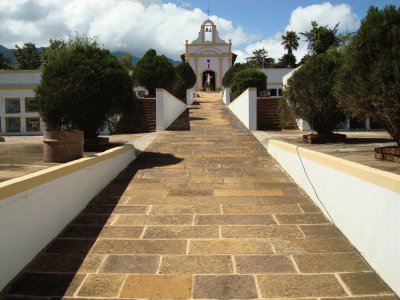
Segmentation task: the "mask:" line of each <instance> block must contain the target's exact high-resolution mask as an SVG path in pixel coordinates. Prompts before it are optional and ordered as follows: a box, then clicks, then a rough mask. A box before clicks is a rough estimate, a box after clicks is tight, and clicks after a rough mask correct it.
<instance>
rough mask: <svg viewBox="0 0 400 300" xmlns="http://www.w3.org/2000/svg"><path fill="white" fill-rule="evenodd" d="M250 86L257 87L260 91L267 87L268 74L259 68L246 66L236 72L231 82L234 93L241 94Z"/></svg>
mask: <svg viewBox="0 0 400 300" xmlns="http://www.w3.org/2000/svg"><path fill="white" fill-rule="evenodd" d="M249 87H255V88H257V90H258V91H263V90H265V89H266V88H267V76H266V75H265V74H264V73H262V72H261V71H259V70H257V69H251V68H245V69H243V70H241V71H238V72H236V73H235V74H234V76H233V79H232V84H231V89H232V93H233V94H235V95H240V94H241V93H243V92H244V91H245V90H247V89H248V88H249Z"/></svg>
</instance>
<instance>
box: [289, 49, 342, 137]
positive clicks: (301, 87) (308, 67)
mask: <svg viewBox="0 0 400 300" xmlns="http://www.w3.org/2000/svg"><path fill="white" fill-rule="evenodd" d="M341 62H342V55H340V54H339V53H337V52H332V53H322V54H319V55H315V56H311V57H310V58H308V59H307V61H306V63H305V64H304V65H303V66H302V67H301V68H300V69H298V70H297V71H296V72H295V73H294V74H293V76H292V77H291V78H290V79H289V80H288V88H287V90H286V92H285V95H286V96H285V97H287V99H288V101H289V105H290V106H291V107H292V108H293V109H294V110H295V112H296V115H297V116H298V117H300V118H302V119H304V120H306V121H307V122H308V123H309V124H310V125H311V127H312V128H313V129H314V130H315V131H317V133H318V134H324V135H327V134H332V130H333V129H334V128H335V126H336V125H337V124H338V123H339V122H340V121H341V120H342V119H343V118H344V114H343V112H342V110H341V109H340V108H339V107H338V101H337V99H336V97H335V96H334V93H333V87H334V84H335V81H336V79H337V76H338V72H339V70H340V65H341Z"/></svg>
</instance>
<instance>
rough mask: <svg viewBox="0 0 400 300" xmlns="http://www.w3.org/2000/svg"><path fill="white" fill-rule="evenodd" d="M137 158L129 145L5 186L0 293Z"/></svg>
mask: <svg viewBox="0 0 400 300" xmlns="http://www.w3.org/2000/svg"><path fill="white" fill-rule="evenodd" d="M135 158H136V156H135V149H134V147H133V146H132V145H126V146H122V147H117V148H113V149H111V150H108V151H106V152H103V153H100V154H97V155H96V156H94V157H89V158H82V159H79V160H76V161H73V162H70V163H66V164H63V165H60V166H55V167H51V168H48V169H46V170H42V171H39V172H36V173H33V174H29V175H26V176H22V177H19V178H16V179H12V180H8V181H5V182H2V183H0V291H1V290H2V289H3V288H4V287H5V286H6V285H7V284H8V282H9V281H10V280H11V279H13V278H14V277H15V276H16V275H17V274H18V273H19V272H20V271H21V269H22V268H24V267H25V266H26V265H27V264H28V263H29V262H30V261H31V260H32V259H33V258H34V257H35V256H36V255H37V254H38V253H39V252H40V251H41V250H42V249H43V248H44V247H45V246H46V245H47V244H48V243H49V242H50V241H51V240H52V239H54V238H55V237H56V236H57V235H58V234H59V233H60V231H61V230H62V229H63V228H64V227H65V226H66V225H67V224H68V223H69V222H70V221H71V220H72V219H73V218H74V217H76V216H77V215H78V214H79V212H80V211H81V210H82V209H83V208H84V207H85V206H86V205H87V204H88V202H89V201H90V200H91V199H93V198H94V197H95V196H96V195H97V194H98V193H99V192H100V191H101V190H102V189H103V188H104V187H105V186H106V185H107V184H108V183H109V182H110V181H111V180H112V179H113V178H115V177H116V176H117V175H118V174H119V173H120V172H121V171H122V170H123V169H125V168H126V167H127V166H128V165H129V164H130V163H131V162H132V161H133V160H134V159H135Z"/></svg>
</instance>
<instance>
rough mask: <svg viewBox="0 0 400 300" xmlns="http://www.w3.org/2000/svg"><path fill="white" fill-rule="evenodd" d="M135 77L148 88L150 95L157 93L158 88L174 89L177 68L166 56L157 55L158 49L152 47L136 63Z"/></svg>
mask: <svg viewBox="0 0 400 300" xmlns="http://www.w3.org/2000/svg"><path fill="white" fill-rule="evenodd" d="M134 78H135V79H136V80H137V81H138V82H139V84H141V85H143V86H144V87H146V88H147V90H148V91H149V94H150V95H155V94H156V88H163V89H166V90H169V91H171V90H172V87H173V84H174V81H175V68H174V66H173V65H172V63H171V62H170V61H169V59H168V58H167V57H166V56H164V55H157V52H156V50H154V49H150V50H148V51H147V52H146V53H145V54H144V56H143V57H142V58H141V60H139V62H138V64H137V65H136V67H135V70H134Z"/></svg>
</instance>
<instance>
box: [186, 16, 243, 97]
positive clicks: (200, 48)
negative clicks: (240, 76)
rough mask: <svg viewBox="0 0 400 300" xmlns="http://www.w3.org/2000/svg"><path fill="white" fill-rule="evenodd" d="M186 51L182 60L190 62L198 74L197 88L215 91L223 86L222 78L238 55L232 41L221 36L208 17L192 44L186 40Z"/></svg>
mask: <svg viewBox="0 0 400 300" xmlns="http://www.w3.org/2000/svg"><path fill="white" fill-rule="evenodd" d="M185 46H186V52H185V53H184V54H182V55H181V58H182V61H183V62H187V63H189V64H190V66H191V67H192V69H193V70H194V72H195V74H196V78H197V81H196V85H195V89H196V90H198V91H215V90H217V89H220V88H221V87H222V78H223V77H224V75H225V73H226V71H228V69H229V68H230V67H231V66H232V65H233V64H234V63H235V60H236V57H237V55H236V54H234V53H232V42H231V40H229V42H228V43H227V42H225V41H224V40H222V39H221V38H220V37H219V34H218V31H217V27H216V25H215V24H214V22H213V21H211V20H210V19H207V20H206V21H204V22H203V24H202V25H201V27H200V32H199V36H198V38H197V39H196V40H194V41H193V42H191V43H190V44H189V43H188V41H187V40H186V45H185Z"/></svg>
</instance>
